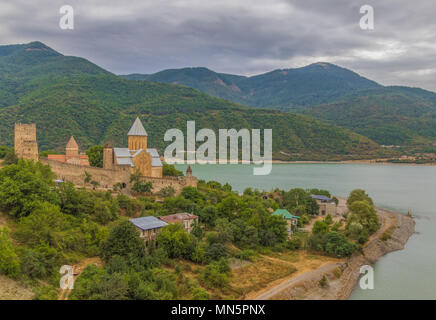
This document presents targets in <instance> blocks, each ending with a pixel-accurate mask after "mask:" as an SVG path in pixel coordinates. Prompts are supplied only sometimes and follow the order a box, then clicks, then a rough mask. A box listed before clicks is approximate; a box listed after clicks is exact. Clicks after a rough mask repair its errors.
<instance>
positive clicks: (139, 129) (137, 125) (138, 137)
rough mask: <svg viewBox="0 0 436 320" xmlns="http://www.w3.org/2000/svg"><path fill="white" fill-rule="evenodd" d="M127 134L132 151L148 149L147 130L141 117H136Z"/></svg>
mask: <svg viewBox="0 0 436 320" xmlns="http://www.w3.org/2000/svg"><path fill="white" fill-rule="evenodd" d="M127 136H128V147H129V150H130V151H137V150H139V149H144V150H147V132H146V131H145V129H144V126H143V125H142V123H141V120H139V118H136V120H135V122H134V123H133V125H132V127H131V128H130V130H129V133H127Z"/></svg>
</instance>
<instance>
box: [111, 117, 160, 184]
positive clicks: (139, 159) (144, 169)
mask: <svg viewBox="0 0 436 320" xmlns="http://www.w3.org/2000/svg"><path fill="white" fill-rule="evenodd" d="M127 136H128V143H127V148H113V147H112V145H111V144H110V143H106V144H105V146H104V149H103V168H105V169H113V168H115V167H117V166H127V167H129V168H132V170H133V171H136V170H137V171H139V172H140V173H141V176H144V177H154V178H162V161H161V160H160V157H159V154H158V152H157V150H156V149H153V148H148V146H147V132H146V131H145V129H144V126H143V125H142V123H141V120H139V118H136V120H135V122H134V123H133V125H132V127H131V128H130V130H129V132H128V133H127Z"/></svg>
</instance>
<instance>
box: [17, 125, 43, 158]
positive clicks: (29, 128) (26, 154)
mask: <svg viewBox="0 0 436 320" xmlns="http://www.w3.org/2000/svg"><path fill="white" fill-rule="evenodd" d="M14 152H15V155H16V156H17V157H18V158H21V159H33V160H35V161H38V143H37V142H36V125H35V124H34V123H31V124H21V123H16V124H15V126H14Z"/></svg>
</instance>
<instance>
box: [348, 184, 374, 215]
mask: <svg viewBox="0 0 436 320" xmlns="http://www.w3.org/2000/svg"><path fill="white" fill-rule="evenodd" d="M355 201H366V202H368V204H369V205H371V206H373V205H374V203H373V201H372V199H371V198H370V196H368V194H367V193H366V192H365V190H363V189H356V190H353V191H351V192H350V195H349V196H348V199H347V207H348V209H350V206H351V205H352V204H353V202H355ZM350 210H351V209H350Z"/></svg>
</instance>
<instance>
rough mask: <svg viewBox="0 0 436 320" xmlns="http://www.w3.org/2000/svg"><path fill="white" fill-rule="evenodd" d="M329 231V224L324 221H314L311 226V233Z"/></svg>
mask: <svg viewBox="0 0 436 320" xmlns="http://www.w3.org/2000/svg"><path fill="white" fill-rule="evenodd" d="M328 232H329V225H328V224H327V223H325V222H324V221H320V220H318V221H315V223H314V224H313V228H312V233H313V234H327V233H328Z"/></svg>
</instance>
